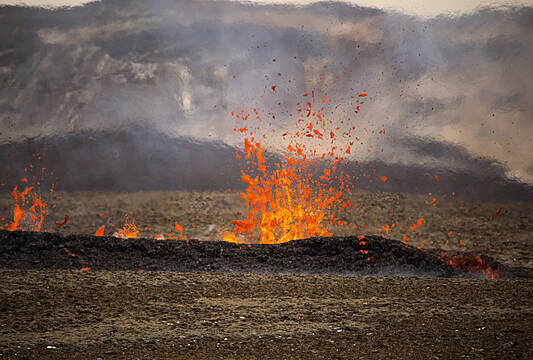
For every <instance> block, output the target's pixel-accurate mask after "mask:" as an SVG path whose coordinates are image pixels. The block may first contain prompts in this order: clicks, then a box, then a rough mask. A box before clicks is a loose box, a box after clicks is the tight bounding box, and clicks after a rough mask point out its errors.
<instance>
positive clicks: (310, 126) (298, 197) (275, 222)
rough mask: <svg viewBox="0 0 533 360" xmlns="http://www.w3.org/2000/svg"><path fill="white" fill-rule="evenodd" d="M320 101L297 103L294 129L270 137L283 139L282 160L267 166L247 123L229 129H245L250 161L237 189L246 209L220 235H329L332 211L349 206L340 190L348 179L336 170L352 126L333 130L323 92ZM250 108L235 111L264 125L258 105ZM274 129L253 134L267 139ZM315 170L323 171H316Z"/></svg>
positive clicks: (274, 238)
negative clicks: (241, 189) (229, 230)
mask: <svg viewBox="0 0 533 360" xmlns="http://www.w3.org/2000/svg"><path fill="white" fill-rule="evenodd" d="M304 96H307V94H305V95H304ZM313 99H314V93H313ZM321 100H322V101H321V104H320V105H319V106H318V107H317V106H315V107H313V104H312V103H311V101H306V102H305V106H302V107H299V108H298V113H299V114H298V117H297V119H296V124H295V126H294V129H292V131H291V130H288V131H285V132H284V133H283V134H282V135H281V138H282V139H279V138H278V139H275V140H274V142H275V143H281V142H286V146H285V152H284V154H283V156H282V159H281V161H280V162H278V163H275V164H274V166H273V167H272V166H271V167H270V168H268V169H267V164H266V161H265V159H264V157H263V152H264V150H263V147H262V145H261V143H260V142H259V141H257V140H256V137H254V134H253V130H249V129H251V126H250V127H249V126H246V125H245V126H243V127H239V126H237V127H236V128H235V129H234V130H235V131H238V132H240V133H242V134H244V149H243V152H244V154H245V155H244V156H245V159H246V160H247V164H248V165H249V167H248V168H247V170H246V171H242V176H241V179H242V181H244V182H245V183H246V184H247V188H246V190H245V191H244V192H242V193H241V198H242V199H243V200H244V201H245V203H246V214H245V218H244V219H242V220H234V221H233V224H234V226H235V227H234V231H233V233H230V234H226V235H225V236H224V237H223V239H224V240H225V241H228V242H234V243H239V242H258V243H264V244H273V243H282V242H287V241H291V240H295V239H304V238H308V237H313V236H330V235H332V234H331V233H330V232H329V231H328V228H329V227H330V226H331V225H332V224H333V223H335V222H336V221H337V220H338V218H337V215H336V214H338V213H339V212H340V211H342V210H345V209H347V208H349V207H351V206H352V204H351V203H350V202H349V201H348V200H346V198H345V196H344V195H343V194H344V193H346V192H348V193H350V186H349V183H348V182H345V181H344V180H343V179H344V177H343V174H342V173H340V174H339V172H338V171H337V170H338V165H339V164H341V162H342V161H343V156H344V154H349V153H350V147H351V145H353V142H351V141H350V140H351V138H352V135H351V132H352V130H354V129H355V127H352V128H350V129H348V130H346V131H344V132H342V131H341V134H335V132H334V131H333V130H339V129H341V127H340V126H337V125H335V124H333V122H332V121H331V120H329V118H328V115H327V114H326V111H325V108H324V104H325V103H326V100H327V96H326V95H324V96H323V97H322V99H321ZM252 111H253V113H246V112H245V111H244V110H242V111H241V113H240V114H236V115H235V114H234V115H235V116H236V117H237V118H238V119H239V120H241V121H243V122H250V121H249V119H250V117H251V116H252V118H251V119H254V120H258V121H259V122H261V123H262V125H264V124H266V122H264V121H262V119H261V116H260V115H259V113H258V111H257V109H252ZM273 118H274V119H275V116H273ZM260 129H263V130H260ZM255 131H256V133H258V132H259V131H264V126H260V127H256V128H255ZM273 133H275V131H267V132H265V133H262V134H261V133H259V134H257V135H256V136H257V137H258V138H259V137H261V138H262V139H267V140H268V137H267V134H268V135H271V134H273ZM237 158H240V156H239V155H237ZM316 169H322V170H321V171H320V173H318V174H317V170H316ZM335 181H336V182H337V183H336V184H333V183H334V182H335Z"/></svg>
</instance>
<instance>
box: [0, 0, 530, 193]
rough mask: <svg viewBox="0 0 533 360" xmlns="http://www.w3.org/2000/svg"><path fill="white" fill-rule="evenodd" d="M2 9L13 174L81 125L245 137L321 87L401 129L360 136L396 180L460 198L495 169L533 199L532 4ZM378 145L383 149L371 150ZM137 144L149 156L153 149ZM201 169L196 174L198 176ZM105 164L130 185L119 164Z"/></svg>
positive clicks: (0, 140) (3, 100)
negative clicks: (262, 117) (442, 10)
mask: <svg viewBox="0 0 533 360" xmlns="http://www.w3.org/2000/svg"><path fill="white" fill-rule="evenodd" d="M0 18H1V22H0V29H1V35H0V39H1V40H0V83H1V85H2V86H1V88H0V132H1V133H2V135H0V144H1V149H0V152H1V154H0V155H1V156H2V162H5V165H3V167H4V169H6V174H8V176H13V177H14V176H16V175H15V173H16V170H14V166H15V164H13V163H14V162H15V161H12V162H9V161H5V159H6V154H7V153H8V152H10V153H11V152H13V151H14V150H13V149H14V148H16V149H19V153H20V154H22V153H24V151H22V150H20V148H21V146H22V145H21V144H23V143H28V142H33V144H34V145H33V148H32V151H33V150H40V149H39V148H37V149H36V148H35V147H36V145H35V144H36V143H38V144H41V145H40V146H44V147H46V146H48V149H49V148H50V146H51V145H50V144H52V143H54V141H55V142H57V141H56V140H57V139H58V138H62V137H69V136H70V137H72V139H78V140H76V141H80V142H81V143H83V141H82V140H79V139H81V138H83V137H80V134H92V135H91V136H93V137H94V136H96V137H98V136H100V135H98V134H105V136H103V137H102V139H106V141H111V142H112V141H115V140H116V139H117V138H116V137H113V136H112V135H109V134H113V133H117V134H118V133H124V132H125V133H128V132H130V133H131V132H133V133H135V134H136V135H135V136H134V137H135V138H137V137H140V138H142V136H139V135H138V134H139V133H142V132H147V133H149V134H151V135H149V136H148V137H147V138H148V139H150V142H151V141H157V140H156V139H157V136H158V135H154V134H161V135H160V136H161V138H162V139H163V140H162V141H163V142H165V143H166V142H167V141H171V140H170V139H176V141H178V142H179V141H183V139H184V138H188V139H192V140H193V142H194V141H196V142H200V143H198V144H204V145H205V144H210V145H208V146H215V147H216V146H221V147H223V148H224V149H226V148H225V146H226V145H229V146H235V145H240V144H239V143H240V140H239V138H238V136H237V135H236V134H234V132H233V127H234V118H232V117H231V114H230V113H231V111H234V110H235V111H239V110H240V109H242V108H250V107H252V106H253V107H258V108H259V109H261V110H262V111H263V112H264V113H265V114H269V116H270V115H276V118H277V119H278V123H277V126H280V127H284V126H285V124H286V120H287V118H288V117H289V114H290V112H292V111H294V110H295V108H294V107H295V104H296V103H297V102H298V101H300V100H301V95H302V94H303V93H305V92H308V91H311V90H314V89H322V90H325V91H327V92H328V94H329V95H331V96H332V98H333V99H334V101H335V104H336V105H338V106H337V107H336V108H335V109H332V116H333V117H337V118H339V119H347V121H349V122H352V123H353V122H357V124H358V125H362V124H366V126H367V128H368V129H369V130H372V129H374V130H375V129H382V128H383V129H386V134H387V135H386V136H382V137H376V136H373V135H369V134H370V133H371V132H369V134H366V133H361V134H360V137H361V138H362V140H363V142H364V143H365V145H364V146H361V148H360V150H361V151H359V152H357V151H352V153H353V154H354V158H357V159H365V160H369V161H371V162H373V163H374V164H377V165H379V164H381V165H380V166H381V167H382V168H383V171H384V172H386V171H387V170H386V169H387V168H388V169H389V171H390V172H393V173H394V176H397V178H396V182H395V181H394V176H389V177H390V179H391V182H389V183H388V184H385V185H383V186H391V188H386V189H388V190H398V189H403V188H404V187H406V186H404V185H401V184H406V183H409V184H410V183H411V182H412V181H413V180H415V179H413V177H417V178H418V179H419V180H420V179H421V178H422V177H423V176H424V175H425V176H426V177H427V176H429V175H431V176H429V177H430V178H431V179H433V175H434V174H441V176H445V177H446V176H447V179H448V185H449V186H450V189H451V190H454V191H456V192H458V193H461V191H462V190H464V189H467V188H470V190H468V191H474V190H472V188H475V187H476V185H475V184H476V182H479V181H480V179H485V181H484V184H485V185H484V186H485V187H486V189H489V188H490V191H489V190H487V191H489V192H492V191H496V190H495V189H493V188H492V187H491V186H489V183H488V181H489V182H490V183H493V184H500V185H502V184H503V185H502V186H500V187H499V188H498V190H497V191H500V192H506V191H508V190H509V188H506V187H505V186H511V187H512V189H514V190H513V191H514V194H515V197H521V198H523V196H528V197H529V196H531V194H532V190H531V185H532V184H533V160H532V159H533V158H532V157H531V155H530V154H531V153H533V143H532V138H531V136H532V135H531V134H533V122H532V121H531V119H532V118H533V105H532V104H533V80H532V79H533V66H531V59H533V37H532V36H531V34H533V9H532V8H529V7H505V8H493V9H489V8H485V9H479V10H478V11H476V12H475V13H472V14H468V15H462V16H458V17H453V16H450V17H444V16H441V17H436V18H433V19H421V18H417V17H414V16H407V15H405V14H402V13H393V12H385V11H382V10H379V9H372V8H362V7H357V6H352V5H347V4H344V3H317V4H313V5H308V6H284V5H252V4H248V3H247V4H242V3H236V2H224V1H217V2H211V1H205V2H204V1H179V0H178V1H172V0H163V1H157V2H154V1H144V0H137V1H126V0H107V1H102V2H96V3H90V4H87V5H85V6H83V7H76V8H71V9H68V8H63V9H55V10H52V9H42V8H41V9H39V8H23V7H3V8H0ZM273 59H276V61H273ZM278 73H279V74H281V75H277V74H278ZM265 75H267V76H268V77H265ZM272 86H276V89H277V91H276V92H273V91H272V90H271V87H272ZM352 89H353V90H352ZM358 91H365V92H367V93H368V94H369V99H368V100H367V101H366V103H365V104H364V106H362V107H361V112H360V113H359V114H357V116H356V117H355V118H354V117H351V115H350V114H351V113H353V109H349V108H347V106H346V101H345V100H346V99H348V98H349V96H350V95H353V94H355V93H356V92H358ZM132 129H134V130H132ZM118 138H121V137H120V136H119V137H118ZM53 139H56V140H53ZM113 139H115V140H113ZM69 141H70V142H69ZM72 141H73V140H68V141H67V140H65V141H63V142H62V143H72ZM204 142H205V143H204ZM46 144H48V145H46ZM76 144H77V143H76ZM223 144H225V145H223ZM369 145H372V146H374V147H375V148H376V149H383V152H381V151H374V152H371V153H368V152H367V151H366V148H367V147H368V146H369ZM94 146H97V145H94ZM116 146H118V147H120V146H121V145H120V144H118V145H116ZM135 146H136V151H135V152H132V153H136V154H139V153H145V152H150V151H152V150H153V149H154V146H153V144H148V143H147V142H145V141H138V142H136V143H135ZM198 146H200V145H198ZM77 147H78V146H77V145H70V147H68V148H65V149H59V148H54V149H55V150H53V151H52V152H51V153H50V156H53V153H54V151H55V152H60V151H67V152H68V154H71V156H70V157H69V156H68V155H65V154H63V155H62V157H61V158H62V162H61V163H62V165H61V166H63V167H64V168H68V164H69V161H70V162H71V163H72V162H79V159H80V156H81V155H80V153H79V152H78V153H76V151H77V150H76V148H77ZM80 148H82V149H84V151H90V150H89V148H87V147H83V146H81V147H80ZM111 148H112V146H111ZM155 148H157V149H159V150H158V151H160V148H161V147H160V146H156V147H155ZM363 150H364V151H363ZM224 151H226V150H224ZM15 152H16V151H15ZM215 152H216V151H215ZM226 152H227V153H228V154H230V153H231V151H226ZM163 155H164V156H168V157H175V158H179V157H183V156H184V155H183V154H180V151H179V150H176V151H175V152H174V153H172V154H163ZM163 155H160V156H163ZM20 156H22V155H20ZM110 156H111V155H110ZM122 156H124V159H128V153H127V152H124V154H123V155H122ZM154 156H155V155H154ZM228 156H230V155H228ZM148 157H149V156H148ZM128 160H129V161H130V163H131V166H133V167H135V166H139V168H141V169H142V167H143V166H145V164H144V165H143V164H142V163H139V162H135V161H134V159H128ZM143 161H149V160H146V159H144V160H143ZM228 161H229V160H228ZM50 162H51V164H52V165H51V166H52V167H53V166H54V165H53V163H54V162H53V161H52V160H50ZM161 164H162V163H161ZM180 164H182V165H183V166H185V165H187V164H186V163H183V162H182V163H180ZM18 165H19V166H20V164H18ZM169 165H171V163H165V164H164V165H163V164H162V169H161V171H165V169H164V167H166V166H169ZM190 165H191V166H190V167H189V168H186V169H185V168H184V169H182V171H194V164H190ZM55 166H56V172H57V173H61V172H62V171H63V172H65V171H66V170H64V169H63V170H61V169H60V168H59V166H60V165H58V164H56V165H55ZM215 166H216V165H215ZM231 166H235V164H232V165H231ZM150 169H152V171H154V172H157V170H156V169H154V168H153V165H152V166H151V167H150ZM400 169H404V170H405V169H408V170H409V171H410V173H409V174H410V175H408V172H409V171H407V170H406V171H404V170H400ZM8 170H9V171H8ZM102 171H103V174H102V179H103V178H105V179H106V181H108V182H113V181H115V182H116V181H118V180H117V177H118V176H120V174H115V173H112V174H111V173H109V174H105V170H102ZM110 174H111V175H110ZM17 175H18V174H17ZM65 175H67V174H66V173H65ZM115 175H116V176H115ZM67 176H68V175H67ZM168 181H169V182H170V181H171V179H169V180H168ZM420 181H421V182H423V180H420ZM441 183H444V182H441ZM391 184H392V185H391ZM394 184H396V185H397V186H396V187H393V186H394ZM58 185H59V186H60V185H61V184H60V183H59V184H58ZM224 185H227V184H226V183H224ZM504 185H505V186H504ZM442 186H445V185H442ZM498 186H499V185H498ZM164 187H167V186H166V185H165V186H164ZM178 187H179V186H178ZM426 187H427V186H426ZM426 187H424V186H422V185H421V186H420V190H421V191H422V190H425V189H426ZM454 187H455V188H454ZM126 188H129V187H126ZM515 190H516V191H515ZM465 191H466V190H465ZM468 191H466V192H468ZM516 194H518V195H516ZM524 194H525V195H524Z"/></svg>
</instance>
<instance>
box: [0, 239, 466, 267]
mask: <svg viewBox="0 0 533 360" xmlns="http://www.w3.org/2000/svg"><path fill="white" fill-rule="evenodd" d="M364 241H365V245H361V244H360V241H359V240H358V238H357V237H354V236H351V237H331V238H309V239H305V240H295V241H291V242H287V243H284V244H277V245H260V244H251V245H237V244H232V243H227V242H211V241H205V242H202V241H199V240H191V241H189V242H188V243H187V242H185V241H175V240H164V241H157V240H152V239H126V240H124V239H118V238H114V237H96V236H90V235H69V236H66V237H63V236H61V235H58V234H52V233H36V232H21V231H15V232H9V231H5V230H2V231H0V268H4V269H39V270H41V269H81V268H86V267H89V268H91V270H149V271H180V272H197V271H199V272H230V273H296V274H340V275H387V276H421V277H465V276H471V275H469V274H465V273H463V272H461V271H459V270H457V269H455V268H453V267H452V266H450V265H448V264H446V263H444V262H442V261H440V260H439V259H437V258H436V257H435V256H433V255H430V254H428V253H426V252H423V251H421V250H419V249H416V248H413V247H410V246H406V245H404V244H402V243H401V242H399V241H394V240H388V239H384V238H381V237H378V236H366V237H365V239H364ZM361 250H362V251H364V252H365V253H363V252H361ZM366 252H367V253H366Z"/></svg>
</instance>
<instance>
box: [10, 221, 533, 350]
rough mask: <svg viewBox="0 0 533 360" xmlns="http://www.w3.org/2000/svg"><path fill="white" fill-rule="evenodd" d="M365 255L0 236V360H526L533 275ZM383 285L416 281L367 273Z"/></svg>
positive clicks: (387, 247) (348, 241)
mask: <svg viewBox="0 0 533 360" xmlns="http://www.w3.org/2000/svg"><path fill="white" fill-rule="evenodd" d="M364 248H365V249H367V250H368V251H369V253H368V254H364V255H363V254H362V253H361V252H360V251H359V250H361V245H360V244H359V242H358V241H357V239H355V238H353V237H352V238H349V237H346V238H342V237H339V238H315V239H308V240H304V241H296V242H292V243H287V244H283V245H281V246H279V245H278V246H261V245H253V246H251V247H248V246H241V247H240V248H239V246H237V245H234V244H229V243H220V242H210V241H205V242H198V241H191V242H190V244H189V245H187V244H186V243H185V242H184V241H155V240H143V239H128V240H120V239H116V238H110V237H106V238H101V237H93V236H74V235H71V236H66V237H63V236H60V235H57V234H46V233H25V232H14V233H10V232H7V231H2V232H0V250H1V252H0V268H2V269H3V270H0V278H1V279H2V286H1V288H0V309H1V312H0V354H1V355H2V358H32V359H62V358H76V359H78V358H93V359H96V358H103V359H108V358H121V359H135V358H139V359H144V358H168V359H220V358H226V359H234V358H246V359H265V358H268V359H287V358H299V359H310V358H320V359H338V358H345V359H354V358H373V359H391V358H406V359H407V358H409V359H412V358H424V359H427V358H430V359H431V358H436V359H440V358H445V359H446V358H463V357H466V358H483V359H487V358H493V359H501V358H513V359H514V358H523V359H526V358H531V356H532V355H533V351H532V350H531V348H532V347H531V340H532V337H533V335H532V334H533V300H532V299H533V286H532V285H533V281H532V280H531V278H530V276H529V275H530V273H529V272H528V269H512V268H505V267H503V265H501V264H500V266H501V269H502V270H503V271H507V272H506V274H508V275H509V274H511V275H512V276H511V277H514V278H515V279H514V280H499V281H491V280H484V279H479V278H473V276H472V275H468V274H464V273H461V272H460V271H458V270H456V269H453V268H451V267H450V266H448V265H446V264H444V263H442V262H440V260H438V259H436V258H435V257H434V256H433V255H432V254H431V252H423V251H420V250H418V249H416V248H412V247H406V246H404V245H403V244H401V243H400V242H395V241H392V240H387V239H383V238H381V237H367V238H366V245H365V246H364ZM65 249H68V252H67V251H65ZM69 253H70V254H75V255H76V256H71V255H69ZM367 257H370V258H371V260H370V261H369V260H368V259H367ZM81 267H91V269H92V270H91V271H80V270H79V269H80V268H81ZM29 269H31V270H29ZM198 271H200V272H198ZM230 272H233V273H232V274H230ZM280 272H281V273H292V275H289V274H280ZM318 274H320V275H318ZM330 274H351V275H354V274H373V275H374V276H339V275H330ZM383 274H388V275H402V276H405V275H409V276H411V277H384V276H375V275H383ZM413 275H416V276H424V277H426V278H422V277H414V276H413ZM430 276H431V277H432V278H427V277H430ZM517 276H521V277H523V279H516V277H517Z"/></svg>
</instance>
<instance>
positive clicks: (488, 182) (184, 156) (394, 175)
mask: <svg viewBox="0 0 533 360" xmlns="http://www.w3.org/2000/svg"><path fill="white" fill-rule="evenodd" d="M446 152H447V153H450V150H446ZM456 152H459V153H460V154H459V155H457V156H456V157H463V158H464V157H466V156H467V155H466V154H464V153H463V152H461V151H459V150H456ZM237 153H239V154H241V155H243V154H242V152H240V151H238V150H237V149H236V148H234V147H231V146H228V145H225V144H222V143H218V142H214V141H199V140H193V139H191V138H186V137H181V138H173V137H170V136H168V135H166V134H163V133H160V132H156V131H153V130H150V129H147V128H144V127H140V126H130V127H125V128H122V129H120V130H114V131H89V130H86V131H81V132H79V133H71V134H66V135H54V136H46V137H38V138H31V139H26V140H25V141H21V142H13V143H8V144H0V159H1V160H2V173H1V175H0V182H6V183H7V185H8V186H4V187H1V188H0V191H11V190H12V188H13V186H14V185H16V184H18V183H19V180H20V179H21V178H22V177H26V176H27V174H26V173H25V172H24V169H25V168H26V167H28V166H29V165H30V164H33V165H34V166H35V167H36V168H37V169H40V168H45V169H46V172H45V175H44V177H43V178H42V179H41V184H42V186H43V187H44V188H46V187H49V186H51V184H52V183H53V184H55V189H56V190H74V191H99V190H113V191H144V190H226V189H229V188H231V189H240V188H244V186H245V183H244V182H243V181H242V180H241V170H242V169H244V168H245V167H246V162H245V161H244V160H237V159H236V157H235V155H236V154H237ZM33 154H38V155H39V156H40V158H41V160H39V161H36V159H35V158H34V157H33V156H32V155H33ZM265 159H266V161H267V167H273V166H274V163H275V162H279V161H280V160H279V159H280V156H279V154H273V153H266V154H265ZM465 161H466V160H465ZM466 162H467V163H473V162H472V161H471V160H468V161H466ZM476 164H477V165H476V168H484V169H485V171H484V172H481V171H480V173H479V175H475V174H472V173H467V172H456V171H450V170H446V169H428V168H425V167H424V166H414V165H402V164H387V163H384V162H380V161H373V162H369V163H368V164H363V163H359V164H358V165H356V164H355V163H353V162H351V163H349V164H348V165H344V164H343V165H341V166H339V168H340V170H342V171H343V172H344V173H345V174H347V175H349V176H350V177H353V180H352V182H353V184H354V186H355V188H357V189H363V190H370V191H387V192H406V193H428V192H433V193H435V194H442V195H444V194H448V195H449V194H451V193H452V192H454V193H455V196H456V197H457V198H462V199H487V198H490V199H491V200H494V201H497V200H507V201H516V200H519V201H533V186H530V185H527V184H523V183H519V182H516V181H511V180H509V179H506V178H505V175H504V173H503V170H502V169H501V167H500V166H499V165H498V164H492V163H490V162H489V161H488V160H477V163H476ZM322 165H323V164H322ZM489 168H490V169H489ZM487 169H489V170H487ZM315 171H316V172H317V174H318V173H321V172H322V171H323V169H321V168H320V167H317V168H316V169H315ZM374 171H375V175H372V176H370V177H368V178H367V177H365V176H362V175H361V174H374ZM382 175H384V176H387V178H388V180H387V181H386V182H382V181H380V180H379V176H382ZM435 175H437V176H438V177H439V178H440V181H439V182H438V183H437V182H436V181H435ZM332 185H334V184H333V183H332Z"/></svg>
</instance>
